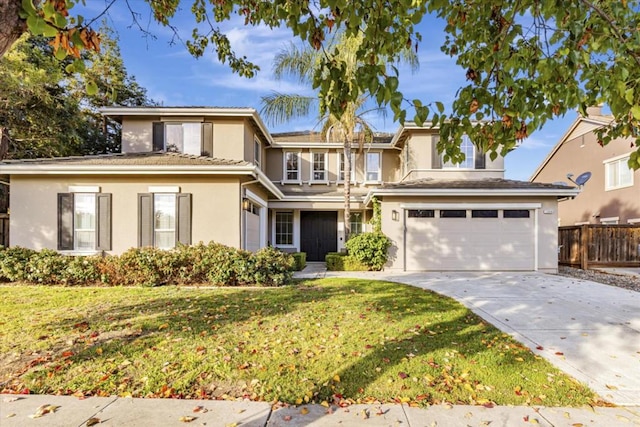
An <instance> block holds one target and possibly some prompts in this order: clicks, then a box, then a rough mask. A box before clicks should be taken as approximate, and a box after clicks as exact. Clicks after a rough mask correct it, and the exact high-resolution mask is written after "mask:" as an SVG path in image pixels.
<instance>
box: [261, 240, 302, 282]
mask: <svg viewBox="0 0 640 427" xmlns="http://www.w3.org/2000/svg"><path fill="white" fill-rule="evenodd" d="M253 259H254V265H253V266H252V267H251V268H252V269H253V283H255V284H256V285H260V286H282V285H286V284H287V283H288V282H289V280H291V276H292V274H293V269H294V265H295V262H296V261H295V258H294V257H293V256H291V255H290V254H287V253H284V252H282V251H280V250H278V249H276V248H273V247H271V246H267V247H266V248H262V249H260V250H259V251H258V252H256V254H255V255H254V256H253Z"/></svg>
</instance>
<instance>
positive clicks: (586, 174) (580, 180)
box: [576, 172, 591, 187]
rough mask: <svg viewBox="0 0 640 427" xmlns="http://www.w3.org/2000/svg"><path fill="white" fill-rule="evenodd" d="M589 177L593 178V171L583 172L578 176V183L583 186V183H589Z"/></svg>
mask: <svg viewBox="0 0 640 427" xmlns="http://www.w3.org/2000/svg"><path fill="white" fill-rule="evenodd" d="M589 178H591V172H584V173H581V174H580V175H579V176H578V177H577V178H576V184H578V185H579V186H580V187H582V186H583V185H585V184H586V183H587V181H589Z"/></svg>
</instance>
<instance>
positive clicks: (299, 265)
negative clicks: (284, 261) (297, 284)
mask: <svg viewBox="0 0 640 427" xmlns="http://www.w3.org/2000/svg"><path fill="white" fill-rule="evenodd" d="M291 256H292V257H293V262H294V265H293V270H294V271H302V270H304V268H305V267H306V266H307V254H306V253H305V252H295V253H292V254H291Z"/></svg>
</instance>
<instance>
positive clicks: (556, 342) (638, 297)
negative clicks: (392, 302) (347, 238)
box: [326, 272, 640, 406]
mask: <svg viewBox="0 0 640 427" xmlns="http://www.w3.org/2000/svg"><path fill="white" fill-rule="evenodd" d="M326 276H342V277H367V278H371V279H380V280H391V281H395V282H401V283H407V284H410V285H413V286H417V287H420V288H424V289H430V290H433V291H436V292H438V293H440V294H444V295H447V296H450V297H452V298H455V299H456V300H458V301H460V302H461V303H463V304H464V305H465V306H467V307H468V308H470V309H471V310H473V311H474V312H475V313H476V314H478V315H480V316H481V317H483V318H484V319H486V320H487V321H488V322H490V323H492V324H493V325H495V326H496V327H498V328H499V329H501V330H502V331H504V332H507V333H509V334H511V335H512V336H514V337H515V338H516V339H517V340H518V341H520V342H522V343H523V344H525V345H527V346H528V347H529V348H531V350H533V351H534V352H535V353H536V354H539V355H541V356H543V357H544V358H546V359H547V360H549V361H551V363H553V364H554V365H555V366H557V367H558V368H560V369H562V370H563V371H565V372H567V373H568V374H570V375H572V376H573V377H574V378H576V379H577V380H579V381H581V382H583V383H585V384H587V385H588V386H589V387H591V389H592V390H594V391H595V392H596V393H598V394H599V395H600V396H601V397H602V398H604V399H605V400H607V401H609V402H612V403H615V404H617V405H629V406H640V293H639V292H634V291H629V290H626V289H621V288H616V287H613V286H608V285H602V284H599V283H594V282H589V281H584V280H579V279H573V278H567V277H563V276H557V275H551V274H543V273H397V274H391V273H386V272H380V273H348V274H347V273H334V272H328V273H326Z"/></svg>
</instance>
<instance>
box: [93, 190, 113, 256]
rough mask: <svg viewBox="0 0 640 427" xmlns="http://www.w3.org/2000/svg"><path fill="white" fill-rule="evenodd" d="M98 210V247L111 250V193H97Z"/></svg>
mask: <svg viewBox="0 0 640 427" xmlns="http://www.w3.org/2000/svg"><path fill="white" fill-rule="evenodd" d="M96 212H97V217H98V227H97V230H96V249H97V250H99V251H110V250H111V194H108V193H99V194H96Z"/></svg>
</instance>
